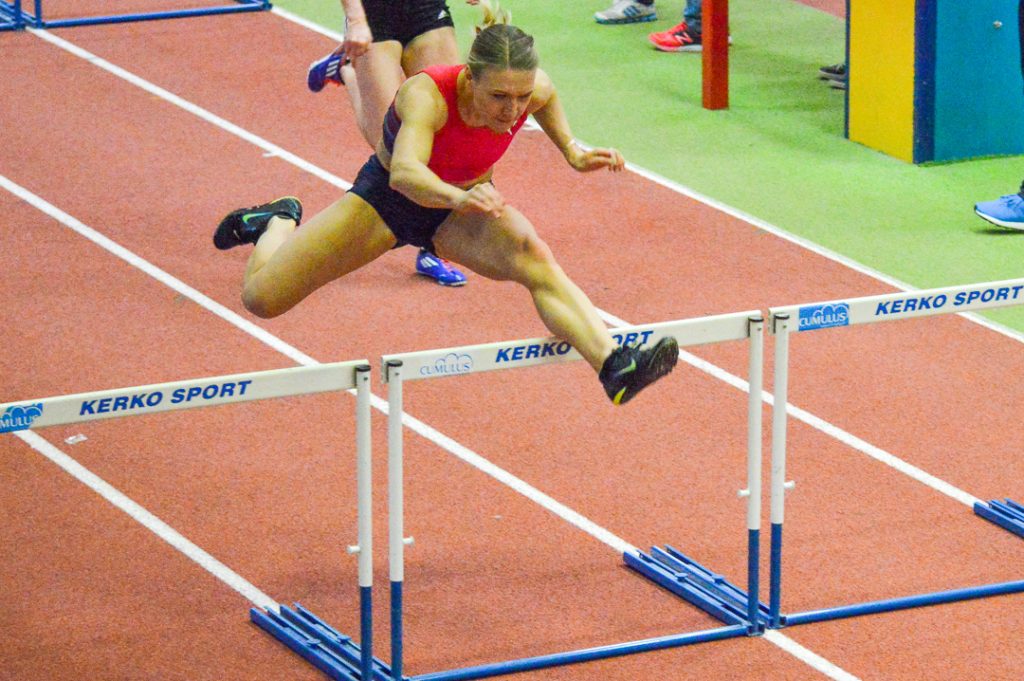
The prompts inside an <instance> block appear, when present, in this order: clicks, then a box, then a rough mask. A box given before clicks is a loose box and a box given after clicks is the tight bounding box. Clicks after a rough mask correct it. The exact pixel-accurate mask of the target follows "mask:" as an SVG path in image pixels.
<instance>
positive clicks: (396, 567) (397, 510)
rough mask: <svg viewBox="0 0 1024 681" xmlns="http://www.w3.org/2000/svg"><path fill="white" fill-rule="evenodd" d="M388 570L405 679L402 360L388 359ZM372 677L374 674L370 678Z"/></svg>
mask: <svg viewBox="0 0 1024 681" xmlns="http://www.w3.org/2000/svg"><path fill="white" fill-rule="evenodd" d="M384 377H385V380H386V381H387V383H388V569H389V571H390V576H391V678H392V679H394V681H402V636H403V632H402V582H403V580H404V579H405V543H406V541H405V536H404V534H405V529H404V524H403V517H404V515H403V514H404V513H405V503H404V498H403V496H402V495H403V491H402V466H403V463H402V361H401V360H388V362H387V364H386V365H385V367H384ZM369 678H372V677H369Z"/></svg>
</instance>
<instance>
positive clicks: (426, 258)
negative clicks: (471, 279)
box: [416, 248, 466, 286]
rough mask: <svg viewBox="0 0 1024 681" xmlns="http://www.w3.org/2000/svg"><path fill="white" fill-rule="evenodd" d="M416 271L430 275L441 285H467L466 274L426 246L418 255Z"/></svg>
mask: <svg viewBox="0 0 1024 681" xmlns="http://www.w3.org/2000/svg"><path fill="white" fill-rule="evenodd" d="M416 273H417V274H422V275H423V276H425V277H430V278H431V279H433V280H434V281H436V282H437V283H438V284H441V286H465V284H466V275H465V274H463V273H462V272H460V271H459V270H457V269H455V268H454V267H452V265H451V263H450V262H448V261H447V260H445V259H444V258H439V257H438V256H436V255H434V254H433V253H431V252H430V251H428V250H426V249H425V248H421V249H420V252H419V255H417V256H416Z"/></svg>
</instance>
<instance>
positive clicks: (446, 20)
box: [363, 0, 455, 47]
mask: <svg viewBox="0 0 1024 681" xmlns="http://www.w3.org/2000/svg"><path fill="white" fill-rule="evenodd" d="M363 9H364V10H365V11H366V20H367V23H369V24H370V31H371V32H372V33H373V42H375V43H380V42H384V41H385V40H397V41H398V42H400V43H402V47H405V46H406V45H408V44H409V43H410V42H412V41H413V39H414V38H416V37H417V36H420V35H423V34H424V33H426V32H427V31H432V30H434V29H435V28H441V27H443V26H455V24H454V23H453V22H452V13H451V12H450V11H448V3H446V2H445V1H444V0H363Z"/></svg>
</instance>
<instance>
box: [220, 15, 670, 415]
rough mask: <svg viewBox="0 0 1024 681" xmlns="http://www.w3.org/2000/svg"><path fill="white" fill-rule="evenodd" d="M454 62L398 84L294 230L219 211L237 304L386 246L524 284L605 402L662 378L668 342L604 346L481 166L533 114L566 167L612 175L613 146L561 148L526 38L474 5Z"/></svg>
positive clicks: (301, 287) (319, 278)
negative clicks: (366, 141)
mask: <svg viewBox="0 0 1024 681" xmlns="http://www.w3.org/2000/svg"><path fill="white" fill-rule="evenodd" d="M483 6H484V24H485V26H486V28H483V29H482V30H480V31H479V33H478V35H477V37H476V40H475V41H474V42H473V47H472V48H471V50H470V53H469V57H468V59H467V62H466V64H465V65H455V66H436V67H430V68H427V69H425V71H424V72H423V73H420V74H417V75H415V76H413V77H412V78H409V79H408V80H407V81H405V83H404V84H403V85H402V86H401V88H400V89H399V90H398V94H397V95H396V97H395V101H394V104H392V106H391V108H390V109H389V110H388V112H387V114H386V116H385V119H384V134H383V137H382V138H381V140H380V142H379V143H378V145H377V151H376V153H375V154H374V155H373V156H371V157H370V159H369V160H368V161H367V162H366V164H365V165H364V166H363V168H362V170H360V172H359V175H358V177H357V178H356V181H355V184H354V185H353V186H352V189H351V190H349V192H348V193H346V194H345V195H344V196H343V197H342V198H341V199H339V200H338V201H336V202H335V203H334V204H332V205H330V206H328V207H327V208H325V209H324V210H323V211H321V212H320V213H318V214H317V215H316V216H314V217H313V218H312V219H311V220H310V221H309V222H308V223H306V224H305V225H304V226H303V227H302V228H301V229H296V227H297V226H298V224H299V221H300V220H301V217H302V206H301V204H299V202H298V200H297V199H294V198H290V197H288V198H283V199H278V200H276V201H272V202H270V203H266V204H262V205H259V206H255V207H253V208H241V209H238V210H235V211H232V212H231V213H229V214H228V215H227V216H226V217H225V218H224V219H223V220H222V221H221V223H220V225H218V227H217V230H216V233H215V234H214V242H215V243H216V244H217V246H218V247H219V248H230V247H233V246H237V245H239V244H243V243H253V244H255V245H256V247H255V249H254V250H253V253H252V255H251V256H250V258H249V262H248V265H247V267H246V271H245V283H244V286H243V290H242V301H243V303H244V304H245V307H246V308H247V309H248V310H249V311H250V312H252V313H253V314H255V315H257V316H259V317H265V318H267V317H274V316H277V315H280V314H282V313H284V312H287V311H288V310H290V309H291V308H292V307H294V306H295V305H296V304H298V303H299V302H300V301H301V300H303V299H304V298H306V296H308V295H309V294H311V293H312V292H313V291H315V290H316V289H318V288H320V287H321V286H323V285H324V284H327V283H328V282H331V281H334V280H335V279H338V278H340V277H342V276H344V275H346V274H348V273H349V272H352V271H354V270H356V269H358V268H360V267H362V266H363V265H366V264H367V263H369V262H371V261H373V260H375V259H376V258H378V257H380V256H381V255H383V254H384V253H386V252H387V251H388V250H389V249H391V248H394V247H395V246H397V245H405V244H412V245H415V246H419V247H422V248H426V249H428V250H429V251H430V252H432V253H437V254H439V255H440V256H442V257H445V258H448V259H450V260H452V261H454V262H456V263H458V264H460V265H463V266H465V267H468V268H469V269H471V270H473V271H474V272H477V273H478V274H480V275H482V276H485V277H488V278H490V279H494V280H512V281H515V282H517V283H519V284H521V285H523V286H525V287H526V288H527V290H529V292H530V294H531V295H532V297H533V301H534V305H535V306H536V308H537V312H538V313H539V314H540V318H541V320H542V321H543V322H544V325H545V326H546V327H547V328H548V330H549V331H551V333H552V334H554V335H555V336H557V337H559V338H562V339H564V340H565V341H567V342H568V343H569V344H570V345H572V346H573V347H574V348H575V349H576V350H577V351H578V352H579V353H580V355H582V356H583V358H584V359H586V360H587V362H589V363H590V365H591V366H592V367H593V368H594V370H595V371H597V372H598V377H599V379H600V381H601V383H602V385H603V386H604V389H605V392H606V393H607V395H608V397H609V398H610V399H611V400H612V401H613V402H614V403H615V404H622V403H625V402H627V401H629V400H630V399H632V398H633V397H634V396H635V395H636V394H637V393H638V392H639V391H640V390H642V389H643V388H644V387H646V386H647V385H649V384H650V383H652V382H653V381H655V380H657V379H658V378H660V377H662V376H664V375H665V374H667V373H669V372H670V371H671V370H672V369H673V367H674V366H675V364H676V362H677V361H678V358H679V348H678V344H677V343H676V340H675V339H674V338H671V337H668V338H663V339H662V340H660V341H659V342H658V343H657V344H655V345H654V346H653V347H651V348H647V349H641V348H639V347H617V346H616V343H615V341H614V340H613V339H612V337H611V334H609V332H608V330H607V329H606V328H605V326H604V325H603V324H602V323H601V320H600V318H599V317H598V315H597V311H596V310H595V309H594V306H593V305H592V304H591V302H590V300H589V299H588V298H587V297H586V295H584V293H583V292H582V291H581V290H580V289H579V288H578V287H577V286H576V285H575V284H574V283H573V282H572V281H570V279H569V278H568V277H567V276H566V274H565V272H563V271H562V268H561V267H560V266H559V265H558V263H557V262H556V261H555V258H554V256H553V255H552V253H551V250H550V249H549V248H548V246H547V244H545V243H544V242H543V241H542V240H541V239H540V237H538V236H537V232H536V231H535V229H534V227H533V225H532V224H531V223H530V221H529V220H527V219H526V217H524V216H523V215H522V213H520V212H519V211H518V210H516V209H515V208H513V207H512V206H510V205H508V204H506V203H505V200H504V198H503V197H502V196H501V194H500V193H499V192H498V190H497V189H496V188H495V187H494V185H493V184H491V182H490V178H491V172H492V169H493V165H494V163H495V162H496V161H497V160H498V159H499V158H501V156H502V155H503V154H504V152H505V150H506V149H507V148H508V146H509V144H510V143H511V141H512V138H513V137H514V136H515V134H516V133H517V132H518V131H519V129H520V128H521V127H522V125H523V123H525V122H526V118H527V116H528V115H530V114H533V117H534V119H535V120H536V121H537V123H538V124H539V125H540V127H541V128H542V129H543V130H544V132H545V133H546V134H547V136H548V138H550V139H551V141H552V142H553V143H554V144H555V146H557V147H558V149H559V150H560V151H561V152H562V154H563V156H564V157H565V159H566V161H567V162H568V163H569V165H570V166H572V167H573V168H574V169H575V170H577V171H580V172H588V171H592V170H599V169H602V168H608V169H609V170H612V171H621V170H622V169H623V168H624V167H625V161H624V160H623V158H622V156H621V154H619V152H618V151H616V150H614V149H592V150H589V151H587V150H584V149H582V148H580V147H579V146H578V145H576V144H575V142H574V140H573V138H572V134H571V133H570V130H569V125H568V122H567V120H566V117H565V113H564V111H563V109H562V105H561V104H560V102H559V100H558V95H557V93H556V91H555V88H554V85H553V84H552V83H551V80H550V79H549V78H548V76H547V74H545V73H544V72H543V71H541V70H539V69H538V68H537V64H538V58H537V53H536V51H535V49H534V46H533V38H532V37H530V36H529V35H527V34H526V33H524V32H523V31H521V30H520V29H518V28H516V27H514V26H510V25H508V24H507V23H504V22H506V21H507V15H505V14H502V13H497V12H495V11H494V10H492V9H491V8H490V6H489V5H488V4H487V3H483Z"/></svg>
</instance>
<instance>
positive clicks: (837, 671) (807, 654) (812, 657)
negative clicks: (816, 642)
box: [764, 629, 860, 681]
mask: <svg viewBox="0 0 1024 681" xmlns="http://www.w3.org/2000/svg"><path fill="white" fill-rule="evenodd" d="M764 640H766V641H768V642H770V643H774V644H775V645H777V646H778V647H780V648H782V649H783V650H785V651H786V652H787V653H789V654H790V655H792V656H793V657H796V658H797V659H799V660H801V661H802V662H804V663H806V664H808V665H810V666H811V667H813V668H814V669H816V670H818V671H819V672H821V673H822V674H824V675H825V676H827V677H829V678H830V679H835V680H836V681H860V679H859V678H858V677H856V676H854V675H853V674H851V673H850V672H848V671H846V670H845V669H842V668H841V667H837V666H836V665H834V664H832V663H831V662H829V661H828V660H826V659H825V658H823V657H822V656H821V655H818V654H817V653H815V652H814V651H812V650H808V649H807V648H804V647H803V646H802V645H800V644H799V643H797V642H796V641H794V640H793V639H791V638H790V637H788V636H786V635H785V634H782V633H780V632H779V631H778V630H777V629H774V630H768V631H766V632H765V633H764Z"/></svg>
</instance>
